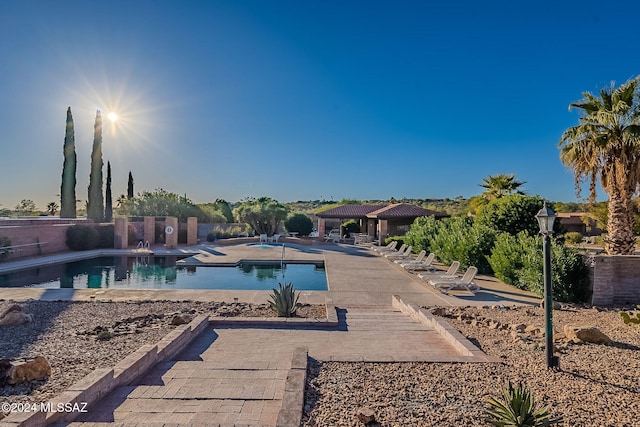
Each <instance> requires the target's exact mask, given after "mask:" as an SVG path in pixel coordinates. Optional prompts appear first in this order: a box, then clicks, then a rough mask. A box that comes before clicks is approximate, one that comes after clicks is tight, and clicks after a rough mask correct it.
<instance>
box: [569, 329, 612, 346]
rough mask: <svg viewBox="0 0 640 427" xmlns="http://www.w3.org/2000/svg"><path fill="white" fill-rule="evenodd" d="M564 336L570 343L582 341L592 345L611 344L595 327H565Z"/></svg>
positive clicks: (609, 339)
mask: <svg viewBox="0 0 640 427" xmlns="http://www.w3.org/2000/svg"><path fill="white" fill-rule="evenodd" d="M564 334H565V335H566V337H567V339H568V340H570V341H574V342H575V341H576V339H577V340H579V341H582V342H588V343H594V344H606V343H610V342H611V338H609V337H608V336H607V335H605V334H604V333H603V332H602V331H600V329H598V328H596V327H595V326H574V325H565V326H564Z"/></svg>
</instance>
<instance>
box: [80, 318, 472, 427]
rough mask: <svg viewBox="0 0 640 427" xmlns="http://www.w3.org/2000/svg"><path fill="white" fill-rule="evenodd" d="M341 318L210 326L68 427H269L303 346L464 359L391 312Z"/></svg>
mask: <svg viewBox="0 0 640 427" xmlns="http://www.w3.org/2000/svg"><path fill="white" fill-rule="evenodd" d="M338 313H339V319H340V326H339V327H338V329H337V330H313V329H275V328H274V329H265V328H246V327H236V326H225V327H212V328H211V329H209V330H207V331H206V332H204V333H203V334H201V335H200V336H199V337H198V339H197V340H196V341H195V342H193V343H192V344H191V345H190V346H189V347H188V348H187V349H186V350H185V351H184V352H183V353H181V354H180V355H179V357H177V358H176V360H173V361H170V362H166V363H162V364H159V365H158V366H156V368H155V369H154V370H153V371H151V372H150V373H149V374H147V375H146V376H145V377H144V378H143V379H142V380H140V381H139V382H138V383H137V384H136V385H134V386H127V387H120V388H118V389H117V390H115V392H114V393H112V394H111V395H110V396H109V397H108V398H107V399H104V400H102V401H101V402H100V404H99V405H94V407H92V408H90V410H89V413H88V414H85V415H83V417H82V418H79V419H78V420H77V421H76V422H74V423H73V424H71V425H73V426H82V425H87V423H96V422H97V423H105V422H106V423H115V424H122V425H128V426H130V425H135V424H138V423H144V425H147V426H148V425H159V426H160V425H185V426H186V425H208V426H211V425H213V426H216V425H221V426H224V425H229V426H232V425H235V426H274V425H275V423H276V419H277V416H278V412H279V411H280V409H281V407H282V397H283V393H284V384H285V380H286V377H287V373H288V371H289V368H290V367H291V355H292V352H293V349H294V347H300V346H306V347H308V349H309V357H312V358H314V359H317V360H320V361H330V360H335V361H371V362H380V361H384V362H389V361H425V362H434V361H443V360H452V359H453V360H455V359H457V358H460V359H462V356H461V355H459V353H458V351H457V350H456V349H455V348H454V347H453V346H452V345H450V344H449V343H447V342H446V341H445V340H444V339H442V338H441V337H440V335H438V334H437V333H436V332H435V331H433V330H430V329H429V328H427V327H426V326H425V325H424V324H422V323H419V322H417V321H414V320H412V319H411V318H409V317H408V316H405V315H404V314H402V313H400V312H397V311H394V310H392V309H391V308H362V307H361V308H358V307H351V308H349V307H347V308H340V309H338Z"/></svg>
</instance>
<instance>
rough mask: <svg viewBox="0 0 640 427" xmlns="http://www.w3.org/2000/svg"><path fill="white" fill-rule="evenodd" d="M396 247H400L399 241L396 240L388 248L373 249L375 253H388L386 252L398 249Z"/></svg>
mask: <svg viewBox="0 0 640 427" xmlns="http://www.w3.org/2000/svg"><path fill="white" fill-rule="evenodd" d="M396 246H398V241H397V240H394V241H393V242H390V243H389V244H388V245H387V246H381V247H377V248H376V247H372V249H373V250H374V251H375V252H386V251H391V250H394V249H395V248H396Z"/></svg>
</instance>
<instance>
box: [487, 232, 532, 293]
mask: <svg viewBox="0 0 640 427" xmlns="http://www.w3.org/2000/svg"><path fill="white" fill-rule="evenodd" d="M518 236H519V237H520V239H519V238H518V237H516V236H513V235H511V234H509V233H499V234H498V236H497V237H496V241H495V244H494V246H493V250H492V251H491V255H490V256H489V257H487V261H489V265H490V266H491V269H492V270H493V272H494V274H495V276H496V277H497V278H498V279H500V280H502V281H503V282H504V283H507V284H509V285H514V286H518V285H519V283H518V270H519V269H521V268H522V267H523V255H524V250H523V247H522V242H521V239H522V238H523V237H524V236H527V235H526V233H525V232H521V233H520V234H518Z"/></svg>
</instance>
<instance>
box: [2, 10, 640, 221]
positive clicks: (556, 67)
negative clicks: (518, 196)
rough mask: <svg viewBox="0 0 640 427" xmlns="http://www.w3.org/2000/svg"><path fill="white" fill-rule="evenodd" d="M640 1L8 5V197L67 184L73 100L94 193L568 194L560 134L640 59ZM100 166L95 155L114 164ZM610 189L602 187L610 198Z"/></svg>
mask: <svg viewBox="0 0 640 427" xmlns="http://www.w3.org/2000/svg"><path fill="white" fill-rule="evenodd" d="M639 9H640V6H638V5H637V4H636V3H635V2H631V1H616V0H612V1H609V2H607V3H606V6H603V3H602V2H597V1H562V2H551V1H516V2H514V1H488V2H477V1H449V2H428V1H399V2H398V1H393V2H392V1H349V0H341V1H337V0H336V1H262V0H261V1H231V0H229V1H184V2H176V1H139V0H136V1H117V0H113V1H108V2H87V1H56V2H53V1H44V0H43V1H28V0H4V1H1V2H0V57H1V58H2V61H0V94H1V95H2V96H1V97H0V129H1V130H2V138H1V139H0V143H1V144H2V145H1V147H2V156H1V157H0V170H1V171H2V177H3V178H2V181H3V182H2V187H1V188H2V190H1V191H0V204H1V205H0V207H9V208H13V207H14V206H15V205H16V204H17V203H18V202H19V201H20V200H21V199H24V198H29V199H32V200H34V201H35V202H36V204H37V205H38V207H40V208H41V209H43V208H44V206H45V205H46V203H47V202H50V201H59V196H58V194H59V192H60V177H61V169H62V161H63V157H62V145H63V140H64V129H65V117H66V108H67V107H68V106H71V109H72V111H73V116H74V121H75V134H76V151H77V155H78V174H77V179H78V185H77V190H76V191H77V195H78V198H80V199H86V192H87V190H86V189H87V185H88V179H89V166H90V154H91V144H92V138H93V121H94V117H95V111H96V109H100V110H101V111H102V112H103V115H106V114H107V113H108V112H110V111H114V112H116V113H117V114H118V115H119V119H118V120H117V121H116V122H115V123H110V122H106V123H105V129H104V135H103V137H104V146H103V152H104V161H105V164H106V162H107V160H109V161H110V162H111V165H112V171H113V193H114V195H116V196H117V195H118V194H123V193H126V185H127V176H128V173H129V171H132V173H133V176H134V179H135V190H136V192H138V191H143V190H153V189H155V188H164V189H165V190H168V191H172V192H175V193H179V194H187V196H188V197H189V198H191V199H192V200H193V201H195V202H207V201H212V200H214V199H216V198H224V199H227V200H229V201H237V200H239V199H241V198H243V197H247V196H255V197H259V196H269V197H273V198H275V199H277V200H280V201H282V202H288V201H295V200H310V199H322V198H324V199H331V198H333V199H334V200H340V199H342V198H355V199H387V198H389V197H395V198H402V197H412V198H444V197H450V198H453V197H456V196H463V197H471V196H474V195H476V194H479V193H480V192H481V188H480V187H479V186H478V184H479V183H480V182H481V181H482V178H483V177H486V176H488V175H494V174H499V173H515V174H516V176H517V178H518V179H520V180H523V181H526V182H527V184H526V185H525V186H524V189H525V190H526V191H527V192H528V193H529V194H539V195H541V196H542V197H545V198H547V199H550V200H561V201H577V199H576V198H575V192H574V186H573V176H572V174H571V172H570V171H568V170H567V169H566V168H565V167H564V166H563V165H562V164H561V163H560V161H559V158H558V148H557V143H558V140H559V138H560V135H561V134H562V132H563V130H565V129H566V128H567V127H569V126H572V125H575V124H576V123H577V121H578V114H577V112H575V111H574V112H569V111H568V105H569V103H570V102H572V101H576V100H578V99H580V98H581V93H582V92H583V91H592V92H593V91H597V90H599V89H600V88H602V87H604V86H606V85H608V84H609V83H610V82H611V81H616V82H617V83H622V82H624V81H626V80H628V79H630V78H633V77H635V76H636V75H638V74H640V55H637V54H636V51H637V46H638V45H639V42H640V32H639V31H638V30H637V16H638V12H639V11H640V10H639ZM105 176H106V170H105ZM602 197H604V195H601V198H602Z"/></svg>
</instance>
